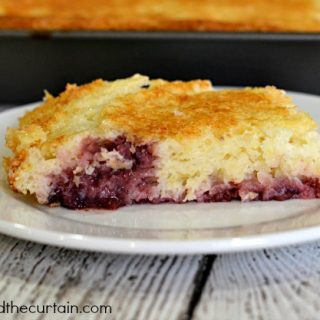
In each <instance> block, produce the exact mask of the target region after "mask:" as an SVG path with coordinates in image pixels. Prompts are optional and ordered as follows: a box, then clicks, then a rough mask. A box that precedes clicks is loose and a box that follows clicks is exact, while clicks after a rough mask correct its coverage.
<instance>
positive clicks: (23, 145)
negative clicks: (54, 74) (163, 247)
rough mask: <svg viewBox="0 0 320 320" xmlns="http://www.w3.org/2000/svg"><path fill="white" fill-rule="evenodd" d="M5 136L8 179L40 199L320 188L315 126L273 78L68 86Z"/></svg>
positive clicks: (226, 196) (226, 195)
mask: <svg viewBox="0 0 320 320" xmlns="http://www.w3.org/2000/svg"><path fill="white" fill-rule="evenodd" d="M7 145H8V147H9V148H10V149H11V150H12V156H11V157H9V158H6V159H5V161H4V163H5V167H6V170H7V173H8V181H9V184H10V186H11V188H12V189H13V190H15V191H17V192H20V193H23V194H28V193H29V194H32V195H35V196H36V198H37V200H38V202H39V203H41V204H50V205H61V206H64V207H67V208H72V209H75V208H91V207H94V208H109V209H110V208H111V209H112V208H117V207H120V206H123V205H130V204H134V203H161V202H174V203H183V202H187V201H197V202H215V201H231V200H241V201H252V200H263V201H264V200H287V199H311V198H319V197H320V183H319V177H320V136H319V134H318V132H317V125H316V123H315V122H314V121H313V120H312V119H311V117H310V116H309V115H307V114H306V113H304V112H301V111H299V110H298V109H297V107H296V106H295V105H294V104H293V102H292V101H291V99H290V98H289V97H288V96H286V95H285V92H284V91H282V90H278V89H276V88H275V87H271V86H270V87H265V88H245V89H239V90H214V89H213V88H212V85H211V83H210V82H209V81H207V80H193V81H188V82H182V81H174V82H168V81H165V80H149V78H148V77H146V76H142V75H134V76H132V77H130V78H128V79H122V80H116V81H113V82H108V81H103V80H96V81H94V82H92V83H89V84H86V85H82V86H77V85H67V87H66V91H65V92H63V93H61V94H60V95H59V96H58V97H52V96H51V95H50V94H48V93H46V96H45V99H44V102H43V104H42V105H40V106H39V107H37V108H35V109H34V110H33V111H31V112H28V113H26V114H25V115H24V116H23V117H22V118H21V119H20V124H19V127H18V128H11V129H9V130H8V133H7Z"/></svg>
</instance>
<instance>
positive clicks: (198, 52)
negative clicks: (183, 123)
mask: <svg viewBox="0 0 320 320" xmlns="http://www.w3.org/2000/svg"><path fill="white" fill-rule="evenodd" d="M136 72H139V73H143V74H147V75H149V76H151V77H153V78H156V77H162V78H166V79H191V78H209V79H211V80H212V82H213V84H214V85H236V86H262V85H270V84H273V85H276V86H278V87H281V88H285V89H290V90H297V91H305V92H310V93H318V94H320V34H268V33H212V32H210V33H209V32H208V33H205V32H201V33H199V32H51V33H34V32H14V31H1V33H0V102H7V103H8V102H9V103H18V102H19V103H24V102H30V101H35V100H39V99H40V98H41V96H42V93H43V89H48V90H49V91H50V92H52V93H54V94H56V93H58V92H59V91H61V90H62V89H63V87H64V85H65V83H66V82H71V83H84V82H87V81H90V80H92V79H96V78H105V79H114V78H119V77H126V76H129V75H131V74H133V73H136Z"/></svg>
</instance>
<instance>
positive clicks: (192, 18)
mask: <svg viewBox="0 0 320 320" xmlns="http://www.w3.org/2000/svg"><path fill="white" fill-rule="evenodd" d="M0 28H2V29H35V30H56V29H58V30H198V31H203V30H207V31H212V30H218V31H284V32H286V31H288V32H319V31H320V5H319V0H282V1H279V0H256V1H250V0H225V1H221V0H203V1H197V0H176V1H171V0H164V1H158V0H135V1H134V0H108V1H106V0H95V1H94V2H92V1H91V0H78V1H65V0H48V1H41V0H15V1H12V0H0Z"/></svg>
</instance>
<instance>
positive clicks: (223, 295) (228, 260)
mask: <svg viewBox="0 0 320 320" xmlns="http://www.w3.org/2000/svg"><path fill="white" fill-rule="evenodd" d="M319 295H320V243H319V242H318V243H317V242H316V243H311V244H306V245H301V246H292V247H285V248H281V249H274V250H264V251H255V252H252V253H250V252H247V253H238V254H230V255H220V256H218V257H217V259H216V261H215V264H214V268H212V269H211V273H210V276H209V278H208V281H207V283H206V286H205V288H204V290H203V292H202V297H201V300H200V302H199V304H198V306H197V308H196V310H195V312H194V319H197V320H202V319H205V320H207V319H219V320H231V319H232V320H233V319H239V320H244V319H246V320H249V319H250V320H255V319H257V320H258V319H259V320H278V319H279V320H283V319H288V320H317V319H320V300H319ZM214 315H217V316H214Z"/></svg>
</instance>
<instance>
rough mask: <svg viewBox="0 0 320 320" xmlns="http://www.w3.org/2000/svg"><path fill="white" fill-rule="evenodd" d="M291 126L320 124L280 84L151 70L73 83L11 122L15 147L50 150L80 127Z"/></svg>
mask: <svg viewBox="0 0 320 320" xmlns="http://www.w3.org/2000/svg"><path fill="white" fill-rule="evenodd" d="M274 128H277V129H282V128H283V129H289V130H291V131H292V132H294V133H295V136H299V135H300V134H303V133H304V132H308V131H310V130H313V129H315V128H316V124H315V122H314V121H313V120H312V119H311V118H310V117H309V116H308V115H307V114H305V113H304V112H299V111H298V110H297V108H296V107H295V106H294V105H293V103H292V102H291V99H290V98H289V97H288V96H286V95H285V93H284V92H283V91H282V90H278V89H276V88H275V87H266V88H247V89H239V90H217V91H216V90H213V88H212V86H211V83H210V82H209V81H207V80H193V81H189V82H182V81H174V82H168V81H164V80H153V81H150V80H149V78H148V77H145V76H141V75H135V76H133V77H131V78H127V79H122V80H117V81H114V82H106V81H102V80H96V81H94V82H92V83H90V84H86V85H83V86H76V85H68V86H67V89H66V91H65V92H63V93H62V94H60V95H59V96H58V97H56V98H54V97H52V96H50V95H49V94H47V96H46V101H45V102H44V103H43V104H42V105H41V106H39V107H38V108H36V109H34V110H33V111H32V112H29V113H27V114H26V115H25V116H24V117H22V119H20V126H19V128H17V129H10V131H9V133H8V135H7V140H8V145H9V147H10V148H11V149H12V150H13V151H14V152H18V153H19V152H21V151H23V150H27V149H28V148H30V147H31V146H37V147H40V148H41V150H42V152H43V153H44V154H45V155H46V157H50V155H53V154H54V152H55V150H56V148H57V147H59V146H61V145H62V144H63V143H65V142H67V141H69V140H70V139H73V137H75V136H76V135H78V134H80V135H82V134H84V135H92V136H94V135H98V136H112V135H113V136H115V135H117V134H125V135H126V136H128V137H129V138H130V139H136V140H137V141H160V140H164V139H174V140H177V141H178V140H185V139H189V138H190V139H197V137H199V136H201V135H203V134H206V135H208V137H209V138H210V136H211V137H213V136H214V137H216V138H219V139H223V138H224V137H228V136H229V137H230V136H232V135H233V136H236V135H240V134H242V133H244V132H251V133H252V134H254V133H259V132H267V131H268V130H274Z"/></svg>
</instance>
